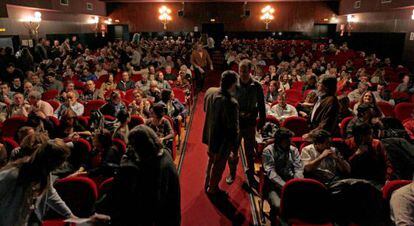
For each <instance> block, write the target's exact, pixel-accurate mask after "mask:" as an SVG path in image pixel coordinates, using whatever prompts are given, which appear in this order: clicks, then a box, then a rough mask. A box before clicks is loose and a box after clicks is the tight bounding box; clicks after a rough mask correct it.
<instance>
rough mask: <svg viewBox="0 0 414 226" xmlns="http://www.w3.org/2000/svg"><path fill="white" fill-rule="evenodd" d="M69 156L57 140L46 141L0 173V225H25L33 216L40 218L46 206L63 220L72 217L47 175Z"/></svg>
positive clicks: (60, 141) (66, 148)
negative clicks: (51, 208)
mask: <svg viewBox="0 0 414 226" xmlns="http://www.w3.org/2000/svg"><path fill="white" fill-rule="evenodd" d="M69 154H70V151H69V148H68V147H67V146H66V144H65V143H64V142H63V141H62V140H61V139H55V140H48V141H47V142H45V143H44V144H42V145H41V146H40V147H39V148H38V149H37V150H36V151H35V152H34V153H33V154H32V155H31V156H30V157H25V158H22V159H20V160H18V161H15V162H12V163H9V164H8V165H6V166H5V167H4V168H2V169H1V170H0V225H8V226H21V225H22V226H23V225H26V224H27V223H28V221H29V217H30V215H31V214H32V213H33V212H35V213H36V215H37V216H38V217H40V218H41V217H42V216H43V214H44V211H45V210H44V207H45V206H46V204H47V205H49V206H52V207H53V209H54V210H55V211H57V212H58V213H59V214H60V215H62V216H64V217H65V218H71V217H75V216H74V215H73V214H72V212H71V211H70V209H69V208H68V207H67V206H66V204H65V203H64V202H63V201H62V199H61V198H60V197H59V195H58V194H57V193H56V190H55V189H54V188H53V186H52V183H51V178H50V173H51V172H52V171H53V170H55V169H57V168H58V167H59V166H60V165H62V163H63V162H64V161H65V160H66V159H67V157H68V156H69ZM39 203H44V205H39Z"/></svg>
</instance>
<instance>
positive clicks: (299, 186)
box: [280, 179, 331, 224]
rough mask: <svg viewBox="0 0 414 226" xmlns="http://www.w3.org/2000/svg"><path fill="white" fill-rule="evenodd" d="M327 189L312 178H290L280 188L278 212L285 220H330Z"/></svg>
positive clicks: (317, 221)
mask: <svg viewBox="0 0 414 226" xmlns="http://www.w3.org/2000/svg"><path fill="white" fill-rule="evenodd" d="M330 205H331V201H330V196H329V192H328V189H327V188H326V187H325V186H324V185H323V184H322V183H320V182H319V181H316V180H313V179H292V180H290V181H288V182H287V183H286V184H285V185H284V186H283V188H282V195H281V204H280V211H281V212H280V213H281V217H282V219H285V220H287V222H288V223H289V222H292V221H296V220H299V221H301V222H306V223H313V224H323V223H327V222H330Z"/></svg>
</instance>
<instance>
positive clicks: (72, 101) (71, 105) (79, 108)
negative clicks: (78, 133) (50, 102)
mask: <svg viewBox="0 0 414 226" xmlns="http://www.w3.org/2000/svg"><path fill="white" fill-rule="evenodd" d="M66 109H71V110H72V111H74V112H75V113H76V115H77V116H82V115H83V112H84V111H85V107H84V106H83V104H81V103H79V102H78V98H76V95H75V93H74V92H72V91H70V92H68V93H67V94H66V100H65V102H64V103H63V104H61V105H60V106H59V107H58V109H56V111H55V116H56V117H57V118H58V119H60V118H61V117H62V113H63V112H65V111H66Z"/></svg>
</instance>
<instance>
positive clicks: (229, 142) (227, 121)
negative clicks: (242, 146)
mask: <svg viewBox="0 0 414 226" xmlns="http://www.w3.org/2000/svg"><path fill="white" fill-rule="evenodd" d="M237 77H238V75H237V73H236V72H234V71H225V72H223V74H222V77H221V86H220V89H219V90H210V91H209V92H207V94H208V95H206V97H205V100H206V101H207V103H206V104H207V105H206V115H207V117H206V121H205V124H204V130H203V132H204V134H203V142H204V143H205V144H207V145H208V156H209V163H208V167H207V176H206V187H205V188H206V191H207V193H208V194H211V195H215V194H218V193H219V192H221V191H220V189H219V187H218V184H219V182H220V180H221V177H222V174H223V171H224V168H225V167H226V162H227V159H228V157H229V155H230V152H231V151H234V149H237V146H238V136H239V111H238V104H237V101H236V99H235V98H233V97H232V96H231V93H234V91H235V90H236V83H237Z"/></svg>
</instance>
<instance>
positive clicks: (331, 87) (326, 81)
mask: <svg viewBox="0 0 414 226" xmlns="http://www.w3.org/2000/svg"><path fill="white" fill-rule="evenodd" d="M320 82H321V83H322V85H323V86H324V87H325V92H326V93H327V94H328V95H335V93H336V83H337V81H336V78H335V77H333V76H324V77H322V78H321V80H320Z"/></svg>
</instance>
